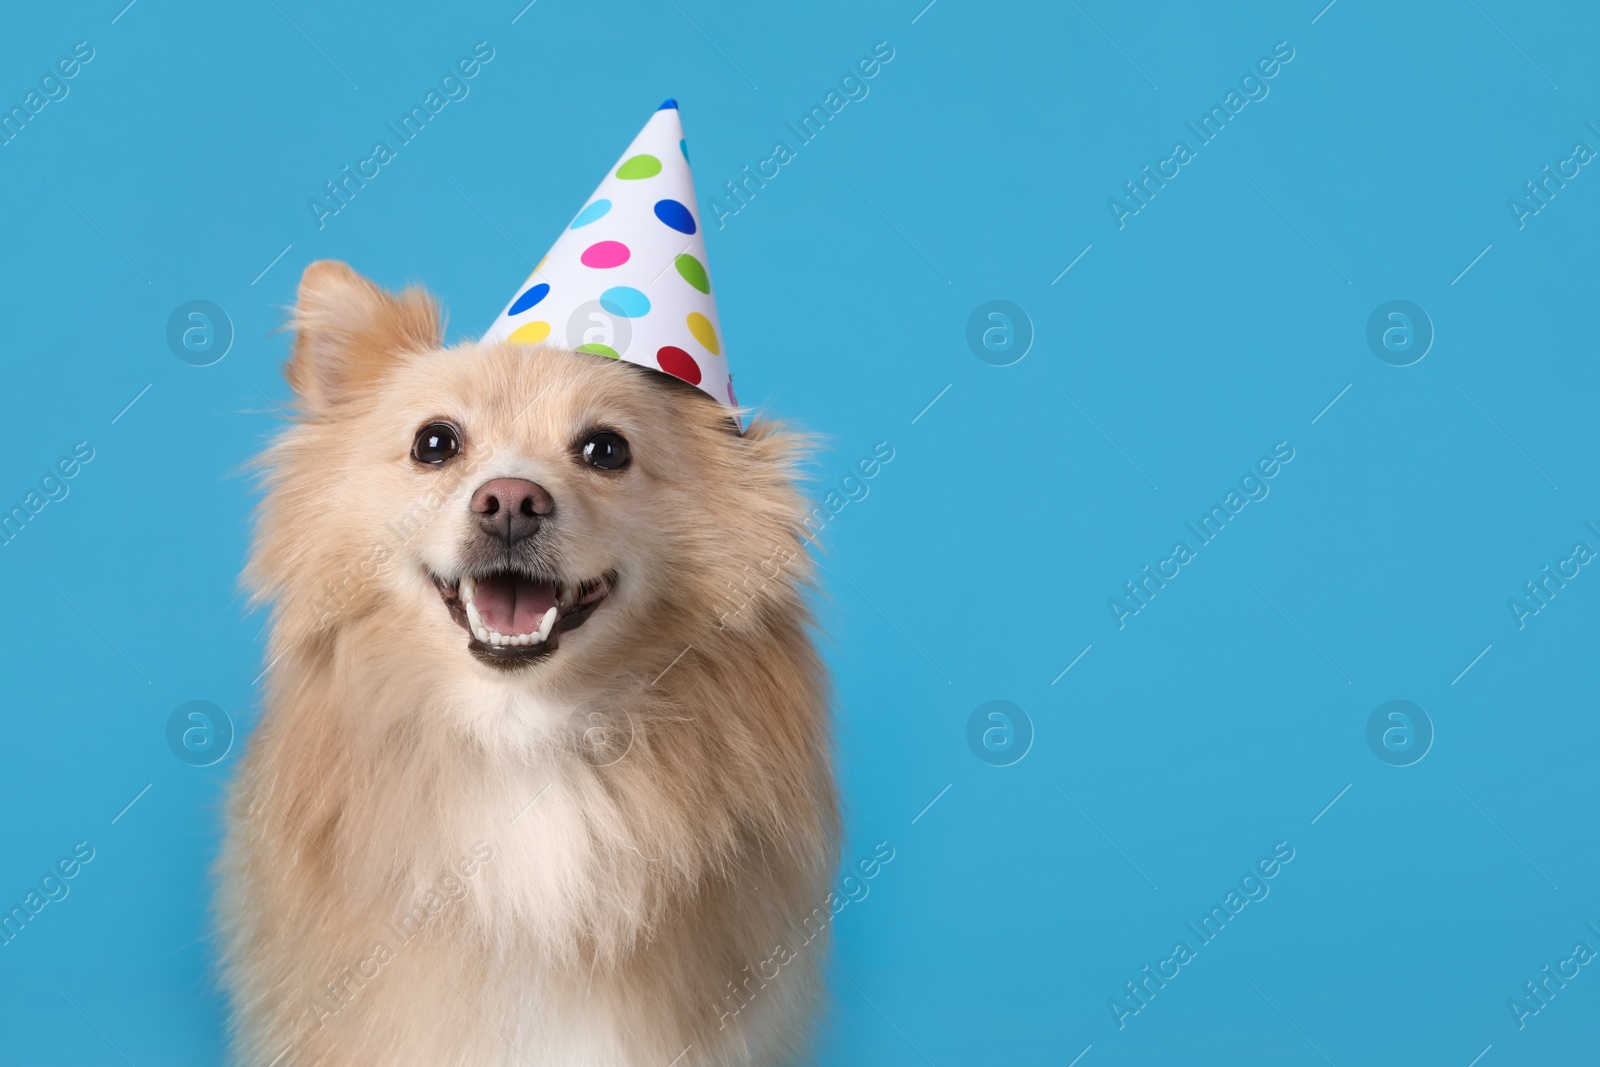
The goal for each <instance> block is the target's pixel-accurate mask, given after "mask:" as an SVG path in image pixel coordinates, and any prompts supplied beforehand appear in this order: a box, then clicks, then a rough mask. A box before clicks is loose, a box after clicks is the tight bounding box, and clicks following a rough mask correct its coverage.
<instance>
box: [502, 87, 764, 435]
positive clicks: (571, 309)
mask: <svg viewBox="0 0 1600 1067" xmlns="http://www.w3.org/2000/svg"><path fill="white" fill-rule="evenodd" d="M694 203H695V197H694V175H693V174H691V173H690V171H689V155H688V150H687V148H686V147H685V145H684V140H683V123H682V121H681V120H680V119H679V117H678V104H677V101H675V100H668V101H667V102H666V103H664V104H662V105H661V107H660V108H659V109H657V111H656V113H655V114H654V115H652V116H651V117H650V121H649V122H647V123H645V126H644V129H643V130H640V131H639V136H637V137H635V138H634V139H633V143H632V144H631V145H629V146H628V150H627V151H626V152H624V153H623V154H622V158H621V159H619V160H617V164H616V166H614V167H612V168H611V172H610V173H609V174H607V175H606V177H605V180H604V181H602V182H601V183H600V187H599V188H598V189H596V190H595V191H594V195H592V196H591V197H589V202H588V203H587V204H585V205H584V207H583V210H582V211H580V212H578V214H577V216H576V217H574V218H573V220H572V222H571V223H570V224H569V225H568V226H567V228H566V230H565V231H563V232H562V234H561V236H560V237H559V238H557V239H556V243H555V244H554V245H553V246H551V248H550V251H549V252H547V253H546V254H545V257H544V258H543V259H542V260H540V261H539V265H538V266H537V267H535V268H534V269H533V273H532V274H531V275H529V276H528V280H527V281H526V282H524V283H523V284H522V287H521V288H520V289H519V290H518V291H517V295H516V296H515V297H513V298H512V301H511V303H510V304H508V305H506V309H505V311H503V312H502V313H501V314H500V317H499V318H498V319H496V320H495V323H494V325H493V326H492V327H490V329H489V332H488V333H486V334H484V336H483V339H484V340H485V341H506V342H509V343H511V344H524V345H537V344H545V343H548V344H550V345H553V346H556V347H563V348H569V349H572V350H574V351H578V352H593V353H595V354H597V355H602V356H610V357H611V358H613V359H621V360H625V361H627V362H629V363H636V364H638V365H639V366H641V367H649V368H650V369H651V370H655V371H661V372H664V373H666V374H670V375H672V376H673V377H674V378H681V379H683V380H684V381H686V382H688V383H689V384H690V385H693V386H696V387H698V388H699V389H701V390H702V391H703V392H706V393H709V394H710V395H711V396H712V397H714V398H715V399H716V400H717V401H719V402H720V403H722V404H725V405H727V406H729V407H737V406H738V401H737V400H735V399H734V395H733V379H732V377H731V376H730V375H729V373H728V358H727V356H726V355H724V354H723V348H722V326H721V323H720V322H719V321H718V320H717V302H716V300H715V299H714V298H713V296H712V293H711V275H710V274H709V273H708V272H707V270H706V246H705V234H704V233H703V231H702V230H701V229H700V220H699V217H698V215H699V213H698V212H697V211H696V210H695V207H694Z"/></svg>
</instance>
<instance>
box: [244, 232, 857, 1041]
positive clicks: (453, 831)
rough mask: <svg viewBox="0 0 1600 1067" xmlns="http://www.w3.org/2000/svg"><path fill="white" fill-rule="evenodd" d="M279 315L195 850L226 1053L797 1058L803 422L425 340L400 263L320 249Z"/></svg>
mask: <svg viewBox="0 0 1600 1067" xmlns="http://www.w3.org/2000/svg"><path fill="white" fill-rule="evenodd" d="M293 327H294V330H295V334H296V337H295V342H294V354H293V357H292V359H291V360H290V363H289V366H288V372H287V373H288V378H289V381H290V384H291V385H292V386H293V388H294V392H295V394H296V398H297V414H296V417H295V419H294V421H293V423H292V424H291V426H290V427H289V428H288V429H287V430H286V431H285V432H284V433H283V434H282V435H281V436H280V437H279V438H278V440H277V441H276V443H275V444H274V445H273V446H272V447H271V449H270V450H269V451H268V452H267V453H266V455H265V456H264V457H263V460H262V464H263V466H264V468H265V470H266V479H265V480H266V489H267V493H266V498H265V500H264V502H263V504H262V507H261V513H260V521H259V531H258V536H257V540H256V545H255V549H254V553H253V557H252V560H251V563H250V568H249V571H248V575H247V579H248V581H249V584H250V586H251V588H252V590H253V592H254V593H255V595H256V597H257V598H258V599H259V600H260V601H263V602H268V603H270V604H271V605H272V609H273V616H272V618H273V622H272V634H271V642H270V647H269V650H268V655H269V657H270V662H271V664H272V666H271V669H270V671H269V672H268V676H267V677H268V684H267V693H266V707H265V712H264V715H263V719H262V722H261V725H260V726H259V727H258V728H257V730H256V731H255V734H254V736H253V737H252V739H251V742H250V748H249V753H248V755H247V756H246V758H245V760H244V762H243V765H242V767H241V770H240V774H239V778H238V781H237V783H236V785H235V787H234V791H233V797H232V803H231V810H230V826H229V834H228V842H227V847H226V852H225V855H224V858H223V862H222V877H223V882H224V885H223V891H222V895H221V901H220V911H221V914H222V919H223V926H224V935H225V940H226V951H227V965H226V973H227V980H228V984H229V986H230V991H231V993H232V996H233V999H234V1004H235V1014H236V1031H237V1035H236V1046H237V1049H238V1056H239V1059H240V1060H241V1061H242V1062H243V1063H246V1064H250V1065H255V1067H266V1065H268V1064H273V1065H275V1067H308V1065H318V1067H333V1065H339V1067H344V1065H358V1064H361V1065H365V1064H371V1065H385V1067H391V1065H408V1064H418V1065H426V1067H445V1065H452V1064H459V1065H474V1067H476V1065H489V1064H493V1065H501V1064H504V1065H508V1067H509V1065H524V1067H546V1065H561V1067H601V1065H605V1067H625V1065H629V1067H631V1065H639V1067H667V1065H668V1064H672V1065H674V1067H691V1065H712V1064H715V1065H736V1064H761V1065H766V1064H782V1063H789V1062H792V1061H795V1060H798V1059H799V1058H801V1057H802V1056H803V1054H804V1049H805V1047H806V1042H807V1032H808V1029H809V1024H808V1021H809V1018H810V1016H811V1015H812V1014H813V1012H814V1010H815V1008H816V1006H817V1002H818V1000H819V994H820V982H819V974H820V969H821V964H822V960H821V958H820V952H819V949H820V948H821V946H822V944H823V942H822V941H820V940H819V941H816V942H814V943H812V944H809V945H806V946H805V947H803V948H799V949H792V948H790V947H788V946H794V945H797V944H799V937H798V936H797V934H796V931H797V929H798V928H799V922H800V919H801V917H802V916H808V915H810V914H812V912H813V909H815V908H816V907H817V906H818V905H819V904H820V903H821V902H822V901H823V900H825V899H826V897H827V893H828V883H829V880H830V878H831V875H832V871H833V865H834V861H835V858H836V854H837V835H838V825H837V824H838V816H837V808H836V800H835V794H834V786H833V781H832V772H831V767H830V758H829V737H828V732H829V731H828V720H827V714H826V710H825V682H824V678H823V674H822V670H821V668H820V664H819V661H818V658H817V655H816V653H815V651H814V649H813V647H812V645H811V642H810V639H809V636H808V626H809V621H810V620H809V618H808V615H807V611H806V608H805V606H804V604H803V601H802V594H803V592H804V588H805V585H806V582H807V581H808V578H809V567H808V562H807V557H806V555H805V553H804V552H802V551H800V548H801V545H800V542H801V540H802V539H803V538H804V536H805V534H804V528H803V527H802V525H801V516H802V515H803V513H804V505H803V503H802V500H801V498H800V496H799V495H798V493H797V492H796V490H795V489H794V487H793V484H792V478H793V475H794V464H795V463H796V461H797V459H798V457H799V456H800V453H801V442H800V441H799V440H798V439H797V438H796V437H794V436H793V435H791V434H789V433H786V432H784V431H782V430H780V429H779V428H777V427H775V426H774V425H773V424H771V423H768V422H764V421H760V420H757V421H755V422H753V423H752V424H751V425H750V426H749V427H748V428H747V429H746V430H745V431H744V433H743V434H740V433H738V432H737V430H736V428H735V427H734V426H733V424H732V422H731V420H730V419H729V417H728V413H727V411H726V410H725V409H723V408H721V407H720V406H719V405H718V404H717V403H715V402H714V401H713V400H711V398H709V397H707V396H705V395H704V394H702V393H700V392H698V391H697V390H694V389H691V388H688V387H686V386H681V385H680V383H677V382H675V381H673V380H672V379H670V378H667V377H666V376H665V375H661V374H657V373H654V372H652V371H649V370H644V369H640V368H637V367H634V366H631V365H628V364H624V363H618V362H616V361H613V360H608V359H605V358H602V357H599V356H590V355H582V354H575V353H572V352H561V351H555V350H551V349H543V348H538V349H530V348H518V347H515V346H508V345H481V344H461V345H457V346H455V347H453V348H447V349H441V347H440V345H441V332H440V326H439V316H438V312H437V310H436V308H435V306H434V303H433V301H432V300H431V299H430V298H429V297H428V296H427V295H425V294H423V293H421V292H419V291H416V290H407V291H405V292H403V293H399V294H390V293H386V292H384V291H383V290H381V289H379V288H377V287H376V286H374V285H372V284H371V283H370V282H368V281H366V280H365V279H363V278H361V277H360V276H359V275H357V274H356V273H355V272H353V271H352V270H350V268H348V267H346V266H345V265H344V264H342V263H333V262H322V263H314V264H312V265H311V266H310V267H309V268H308V269H307V270H306V273H305V276H304V278H303V279H302V281H301V285H300V294H299V302H298V305H297V307H296V308H295V312H294V321H293ZM780 948H782V949H783V955H782V956H781V957H780V959H781V960H782V966H781V969H780V973H779V975H778V977H776V978H774V979H772V980H770V981H765V980H763V981H762V982H760V983H756V982H752V981H751V975H752V973H753V972H754V970H755V969H756V967H757V965H758V963H759V962H760V961H769V960H771V959H772V958H773V957H774V954H775V952H776V951H777V950H778V949H780ZM730 994H736V995H730Z"/></svg>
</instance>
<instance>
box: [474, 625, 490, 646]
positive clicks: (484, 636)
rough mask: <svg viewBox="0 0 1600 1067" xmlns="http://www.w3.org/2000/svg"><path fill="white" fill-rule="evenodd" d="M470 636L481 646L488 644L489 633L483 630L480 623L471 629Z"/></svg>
mask: <svg viewBox="0 0 1600 1067" xmlns="http://www.w3.org/2000/svg"><path fill="white" fill-rule="evenodd" d="M472 636H473V637H476V638H477V639H478V640H479V641H481V642H482V643H483V644H488V643H489V631H488V630H485V629H484V628H483V624H482V623H479V624H478V625H476V626H474V627H473V628H472Z"/></svg>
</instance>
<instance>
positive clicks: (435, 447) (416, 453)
mask: <svg viewBox="0 0 1600 1067" xmlns="http://www.w3.org/2000/svg"><path fill="white" fill-rule="evenodd" d="M460 451H461V432H460V431H459V430H457V429H456V428H455V427H454V426H451V425H450V424H449V423H448V422H430V423H428V425H426V426H424V427H423V428H422V429H420V430H418V431H417V440H416V442H415V443H414V444H413V445H412V446H411V458H412V459H414V460H416V461H417V462H418V463H426V464H428V465H429V466H430V467H438V466H442V465H443V464H444V462H445V460H447V459H451V458H452V457H454V456H455V455H456V454H458V453H459V452H460Z"/></svg>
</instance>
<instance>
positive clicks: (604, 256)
mask: <svg viewBox="0 0 1600 1067" xmlns="http://www.w3.org/2000/svg"><path fill="white" fill-rule="evenodd" d="M632 254H633V253H631V252H629V251H628V246H627V245H625V244H623V243H622V242H621V241H596V242H595V243H594V244H592V245H590V246H589V247H588V248H585V249H584V250H583V255H582V256H580V257H579V259H581V260H582V261H583V265H584V266H585V267H599V268H601V269H604V268H606V267H620V266H622V265H623V264H624V263H626V262H628V257H629V256H631V255H632Z"/></svg>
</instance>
